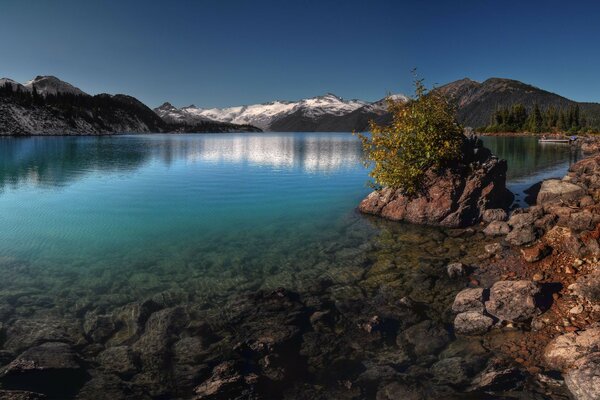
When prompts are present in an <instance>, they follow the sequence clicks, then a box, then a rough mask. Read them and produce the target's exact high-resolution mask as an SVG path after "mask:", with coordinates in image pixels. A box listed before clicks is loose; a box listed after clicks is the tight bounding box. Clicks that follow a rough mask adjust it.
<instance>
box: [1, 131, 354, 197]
mask: <svg viewBox="0 0 600 400" xmlns="http://www.w3.org/2000/svg"><path fill="white" fill-rule="evenodd" d="M360 161H361V148H360V143H359V141H358V140H356V139H355V138H354V137H352V136H351V135H350V134H329V133H325V134H240V135H235V134H226V135H225V134H224V135H128V136H111V137H28V138H9V137H2V138H0V187H1V188H4V187H7V186H18V185H21V184H29V185H36V186H63V185H65V184H68V183H69V182H71V181H74V180H77V179H80V178H82V177H84V176H86V175H87V174H90V173H94V172H107V173H111V172H120V173H121V172H125V173H127V172H133V171H135V170H138V169H140V168H142V167H143V166H144V165H146V164H148V163H151V162H158V163H162V164H165V165H167V166H170V165H172V164H174V163H177V162H184V163H212V164H214V163H225V164H249V165H255V166H265V167H270V168H275V169H299V170H302V171H306V172H310V173H321V172H330V171H335V170H339V169H344V168H354V167H356V166H357V165H359V164H360Z"/></svg>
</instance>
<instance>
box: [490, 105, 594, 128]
mask: <svg viewBox="0 0 600 400" xmlns="http://www.w3.org/2000/svg"><path fill="white" fill-rule="evenodd" d="M596 125H597V124H596V123H595V121H592V120H590V119H589V118H588V117H587V116H586V115H585V113H582V112H581V110H580V109H579V105H577V104H574V105H570V106H568V107H561V108H558V107H555V106H549V107H547V108H545V109H541V108H540V107H539V106H538V105H537V104H534V105H533V107H532V108H531V109H528V108H527V107H525V106H524V105H523V104H520V103H517V104H513V105H512V106H510V107H498V108H497V109H496V111H495V112H494V113H493V114H492V116H491V120H490V123H489V125H487V126H485V127H483V128H480V131H482V132H489V133H494V132H531V133H542V132H562V133H587V132H597V131H600V129H599V127H598V126H596Z"/></svg>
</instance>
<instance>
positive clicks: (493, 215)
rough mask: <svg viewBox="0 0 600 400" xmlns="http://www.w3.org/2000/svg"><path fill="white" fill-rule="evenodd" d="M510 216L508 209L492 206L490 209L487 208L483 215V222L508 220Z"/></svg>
mask: <svg viewBox="0 0 600 400" xmlns="http://www.w3.org/2000/svg"><path fill="white" fill-rule="evenodd" d="M507 218H508V213H507V212H506V210H503V209H502V208H492V209H489V210H485V211H484V212H483V215H482V217H481V220H482V221H483V222H497V221H506V219H507Z"/></svg>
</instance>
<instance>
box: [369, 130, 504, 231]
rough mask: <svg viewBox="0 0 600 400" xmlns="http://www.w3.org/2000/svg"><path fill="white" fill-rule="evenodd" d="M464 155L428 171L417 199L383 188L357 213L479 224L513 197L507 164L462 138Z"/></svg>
mask: <svg viewBox="0 0 600 400" xmlns="http://www.w3.org/2000/svg"><path fill="white" fill-rule="evenodd" d="M463 154H464V157H463V159H462V160H460V161H459V162H455V163H454V164H453V165H450V166H449V167H448V168H446V169H444V170H442V171H435V170H428V171H427V172H426V176H425V179H424V182H423V186H422V191H421V194H419V195H418V196H416V197H412V198H411V197H407V196H404V195H403V194H402V192H401V191H400V190H395V189H392V188H384V189H382V190H379V191H375V192H373V193H371V194H370V195H369V196H367V198H365V199H364V200H363V201H362V202H361V203H360V206H359V210H360V211H361V212H363V213H366V214H374V215H379V216H381V217H384V218H387V219H390V220H394V221H406V222H410V223H415V224H423V225H438V226H445V227H464V226H468V225H472V224H474V223H476V222H478V221H479V220H480V219H481V218H482V216H483V214H484V212H485V211H486V210H488V209H498V208H500V209H506V208H508V206H510V204H511V203H512V199H513V195H512V193H510V192H509V191H508V190H507V189H506V168H507V166H506V161H504V160H499V159H498V158H496V157H494V156H493V155H492V154H491V153H490V151H489V150H488V149H486V148H484V147H483V146H482V144H481V141H480V140H476V139H466V138H465V144H464V146H463ZM488 214H489V213H488ZM496 217H499V215H498V216H496ZM488 218H493V216H492V215H491V214H490V215H488Z"/></svg>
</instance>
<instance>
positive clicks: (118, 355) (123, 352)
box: [97, 346, 139, 377]
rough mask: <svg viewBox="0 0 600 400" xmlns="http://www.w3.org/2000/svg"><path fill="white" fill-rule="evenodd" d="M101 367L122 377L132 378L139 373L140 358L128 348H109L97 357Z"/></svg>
mask: <svg viewBox="0 0 600 400" xmlns="http://www.w3.org/2000/svg"><path fill="white" fill-rule="evenodd" d="M97 361H98V363H100V366H101V367H102V368H103V369H104V370H106V371H110V372H113V373H116V374H119V375H121V376H125V377H128V376H132V375H134V374H135V373H136V372H137V371H138V365H139V358H138V356H137V355H136V354H135V353H134V352H133V351H132V350H131V349H130V348H129V347H127V346H116V347H109V348H108V349H106V350H104V351H103V352H101V353H100V354H98V357H97Z"/></svg>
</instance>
